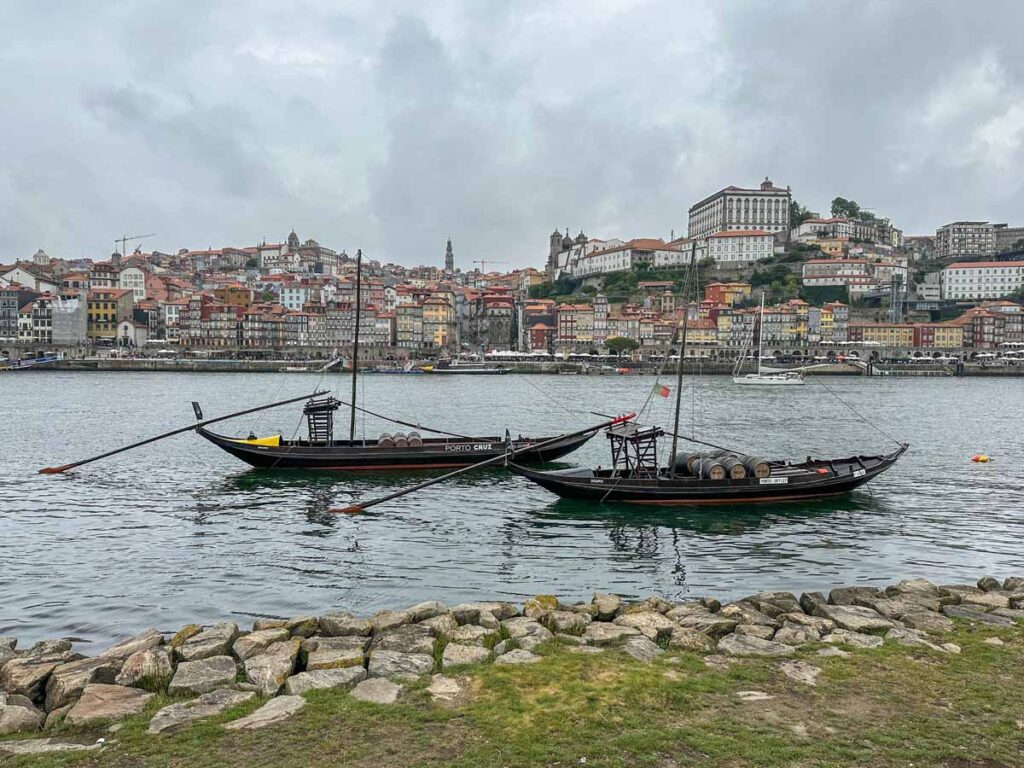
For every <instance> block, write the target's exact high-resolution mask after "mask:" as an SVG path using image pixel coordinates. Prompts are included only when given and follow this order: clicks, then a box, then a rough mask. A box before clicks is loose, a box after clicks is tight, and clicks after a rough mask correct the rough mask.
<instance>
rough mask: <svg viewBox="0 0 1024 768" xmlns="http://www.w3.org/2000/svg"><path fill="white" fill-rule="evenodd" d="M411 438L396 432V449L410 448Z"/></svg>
mask: <svg viewBox="0 0 1024 768" xmlns="http://www.w3.org/2000/svg"><path fill="white" fill-rule="evenodd" d="M408 447H409V438H408V437H407V436H406V434H405V432H395V448H408Z"/></svg>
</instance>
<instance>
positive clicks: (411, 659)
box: [366, 650, 434, 680]
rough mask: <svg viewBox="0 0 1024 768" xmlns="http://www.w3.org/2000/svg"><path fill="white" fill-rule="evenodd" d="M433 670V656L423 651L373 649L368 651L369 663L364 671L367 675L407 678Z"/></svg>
mask: <svg viewBox="0 0 1024 768" xmlns="http://www.w3.org/2000/svg"><path fill="white" fill-rule="evenodd" d="M433 670H434V657H433V656H429V655H427V654H425V653H401V652H399V651H378V650H373V651H371V652H370V663H369V665H368V666H367V670H366V672H367V676H368V677H395V678H398V679H402V680H409V679H415V678H417V677H420V676H422V675H427V674H430V673H431V672H432V671H433Z"/></svg>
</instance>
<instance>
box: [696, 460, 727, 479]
mask: <svg viewBox="0 0 1024 768" xmlns="http://www.w3.org/2000/svg"><path fill="white" fill-rule="evenodd" d="M693 469H694V474H695V475H697V477H703V478H706V479H708V480H725V466H724V465H723V464H722V462H720V461H719V460H718V459H701V460H700V461H699V462H697V464H695V465H694V468H693Z"/></svg>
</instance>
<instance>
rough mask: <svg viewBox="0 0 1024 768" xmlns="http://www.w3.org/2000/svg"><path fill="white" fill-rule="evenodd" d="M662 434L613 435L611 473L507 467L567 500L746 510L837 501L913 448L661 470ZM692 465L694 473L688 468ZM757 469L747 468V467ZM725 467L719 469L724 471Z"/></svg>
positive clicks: (731, 457)
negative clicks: (757, 506)
mask: <svg viewBox="0 0 1024 768" xmlns="http://www.w3.org/2000/svg"><path fill="white" fill-rule="evenodd" d="M663 434H664V432H663V431H662V430H660V429H657V428H646V429H645V428H642V427H637V426H634V425H632V424H630V425H626V426H620V427H615V428H613V429H610V430H608V432H607V435H608V438H609V440H610V442H611V445H612V456H613V467H612V468H611V469H600V468H598V469H585V468H572V469H562V470H555V471H540V470H534V469H530V468H527V467H524V466H521V465H519V464H517V463H514V462H509V464H508V468H509V469H510V470H511V471H512V472H514V473H515V474H517V475H521V476H523V477H525V478H527V479H529V480H532V481H533V482H535V483H537V485H540V486H541V487H543V488H546V489H547V490H549V491H551V492H552V493H555V494H558V495H559V496H561V497H562V498H566V499H580V500H586V501H596V502H622V503H628V504H661V505H673V504H675V505H684V504H741V503H742V504H748V503H757V502H778V501H794V500H801V499H817V498H824V497H828V496H839V495H841V494H845V493H848V492H849V491H852V490H853V489H854V488H856V487H858V486H860V485H863V484H864V483H866V482H868V481H869V480H872V479H874V478H876V477H878V475H880V474H881V473H882V472H885V471H886V470H887V469H889V467H891V466H892V465H893V464H895V463H896V460H897V459H899V457H900V456H902V455H903V453H904V452H905V451H906V450H907V445H906V444H903V445H901V446H900V447H899V448H898V449H897V450H896V451H893V452H892V453H889V454H883V455H877V456H852V457H849V458H844V459H812V458H810V457H808V458H807V460H806V461H801V462H789V461H765V460H762V459H755V458H753V457H749V456H743V455H741V454H731V453H728V452H724V451H716V452H712V453H706V454H698V455H697V458H696V461H694V456H695V455H694V454H689V455H686V456H685V457H680V462H679V463H678V464H677V465H676V466H675V467H659V466H658V464H657V452H656V443H655V441H656V440H657V438H658V437H660V436H662V435H663ZM687 460H689V464H690V466H692V467H693V469H688V468H687V466H686V465H687ZM748 466H752V467H754V469H753V470H748V469H747V467H748ZM719 467H721V468H722V470H726V467H728V468H729V469H728V471H721V470H718V468H719Z"/></svg>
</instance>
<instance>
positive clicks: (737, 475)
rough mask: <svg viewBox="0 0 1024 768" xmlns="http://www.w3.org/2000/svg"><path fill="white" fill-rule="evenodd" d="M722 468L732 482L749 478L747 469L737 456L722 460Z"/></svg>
mask: <svg viewBox="0 0 1024 768" xmlns="http://www.w3.org/2000/svg"><path fill="white" fill-rule="evenodd" d="M721 462H722V466H723V467H725V473H726V474H727V475H728V476H729V478H730V479H732V480H744V479H746V477H747V468H746V466H745V465H744V464H743V462H742V461H740V460H739V459H738V458H736V457H735V456H727V457H725V458H723V459H721Z"/></svg>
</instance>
